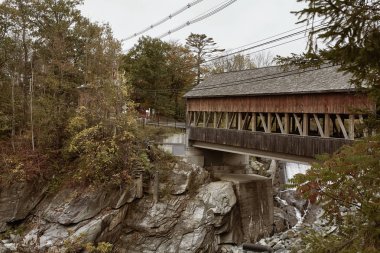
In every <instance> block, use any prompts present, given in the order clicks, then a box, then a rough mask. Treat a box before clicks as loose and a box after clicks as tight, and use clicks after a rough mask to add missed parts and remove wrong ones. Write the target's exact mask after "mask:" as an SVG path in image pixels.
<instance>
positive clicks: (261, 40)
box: [221, 19, 323, 56]
mask: <svg viewBox="0 0 380 253" xmlns="http://www.w3.org/2000/svg"><path fill="white" fill-rule="evenodd" d="M322 21H323V20H322V19H320V20H317V21H315V23H316V25H317V26H319V25H321V24H322ZM318 23H319V24H318ZM307 26H309V24H306V25H302V26H299V27H296V28H293V29H290V30H287V31H285V32H281V33H278V34H275V35H271V36H269V37H266V38H264V39H260V40H257V41H254V42H251V43H248V44H245V45H243V46H240V47H237V48H232V49H229V50H227V51H226V52H225V53H227V52H228V53H229V52H231V53H233V52H232V51H234V50H238V49H240V48H244V47H247V46H250V45H253V44H257V43H260V42H263V41H266V40H269V39H273V38H276V37H278V36H280V35H283V34H287V33H289V32H292V31H296V30H299V29H301V28H304V27H307ZM313 28H315V27H311V28H306V29H304V30H303V31H307V30H308V29H313ZM221 56H222V55H221Z"/></svg>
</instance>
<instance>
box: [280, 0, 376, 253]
mask: <svg viewBox="0 0 380 253" xmlns="http://www.w3.org/2000/svg"><path fill="white" fill-rule="evenodd" d="M298 2H305V3H307V7H306V8H304V9H303V10H301V11H298V12H295V13H296V14H297V15H298V16H299V18H300V20H301V21H300V22H307V23H309V24H313V22H314V21H315V20H316V19H321V18H322V23H323V26H316V28H315V29H313V30H312V31H311V32H310V34H309V44H308V45H309V46H308V50H307V52H305V53H304V54H301V55H292V56H291V57H285V58H281V57H279V58H278V60H279V62H280V63H282V64H294V65H297V66H300V67H310V66H319V65H320V64H322V63H326V62H328V63H332V64H336V65H339V66H340V71H344V72H350V73H352V75H353V78H352V80H351V81H352V83H354V84H355V85H356V86H357V87H358V88H361V89H363V90H365V91H367V92H369V93H370V94H371V95H372V97H373V99H374V100H375V101H377V102H380V92H379V91H380V23H379V20H380V2H379V1H362V0H328V1H327V0H298ZM321 43H324V45H325V46H324V47H321ZM332 81H333V80H332ZM376 117H378V115H373V116H371V118H373V119H374V121H377V119H376ZM371 124H373V122H372V123H371ZM379 143H380V140H379V136H378V135H377V136H374V137H370V138H368V139H365V140H358V141H356V142H355V143H354V144H353V145H352V147H345V148H343V149H342V150H341V151H339V152H338V153H336V154H334V155H333V156H331V157H328V156H325V157H323V158H322V161H320V162H319V163H317V164H314V165H313V166H312V168H311V169H310V170H309V171H308V172H307V173H306V175H297V176H296V177H295V179H294V185H293V186H296V187H298V189H299V190H300V191H301V192H303V193H304V194H305V195H306V197H309V198H312V199H317V200H318V201H319V204H320V205H321V206H322V208H323V209H324V211H325V213H324V217H325V218H326V219H328V220H329V221H330V222H332V223H334V224H335V225H336V226H337V231H336V233H330V234H322V233H319V232H317V231H314V232H312V233H311V234H309V235H306V236H305V237H304V243H305V245H307V244H309V247H308V248H307V249H306V251H307V252H379V251H380V206H379V203H380V199H379V194H380V188H379V187H380V181H379V178H380V175H379V171H380V163H379V161H380V153H379V147H380V146H379Z"/></svg>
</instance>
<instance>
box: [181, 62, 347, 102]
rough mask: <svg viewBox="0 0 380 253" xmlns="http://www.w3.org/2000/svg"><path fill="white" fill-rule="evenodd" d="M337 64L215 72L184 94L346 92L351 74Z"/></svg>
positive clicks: (238, 94)
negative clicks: (316, 66)
mask: <svg viewBox="0 0 380 253" xmlns="http://www.w3.org/2000/svg"><path fill="white" fill-rule="evenodd" d="M337 70H338V67H337V66H330V65H324V66H321V68H318V69H315V68H313V69H304V70H300V69H289V70H283V68H281V67H279V66H272V67H264V68H257V69H250V70H242V71H233V72H225V73H220V74H214V75H211V76H209V77H206V79H205V80H204V81H203V82H202V83H200V84H199V85H197V86H195V87H194V88H193V89H192V90H190V91H189V92H187V93H186V94H185V97H187V98H197V97H226V96H262V95H281V94H310V93H330V92H347V91H352V90H354V87H353V86H352V85H351V84H350V82H349V80H350V77H351V76H350V75H349V74H344V73H342V72H338V71H337Z"/></svg>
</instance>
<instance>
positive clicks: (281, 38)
mask: <svg viewBox="0 0 380 253" xmlns="http://www.w3.org/2000/svg"><path fill="white" fill-rule="evenodd" d="M321 26H324V24H320V25H317V26H315V27H314V29H315V28H316V27H321ZM311 29H312V28H309V29H305V30H302V31H298V32H295V33H291V34H288V35H285V36H282V37H280V38H276V39H273V40H270V41H267V42H264V43H261V44H259V45H255V46H251V47H248V48H244V49H240V50H237V51H235V52H232V53H228V54H224V55H222V56H218V57H215V58H211V59H209V60H206V61H204V62H203V63H202V64H205V63H207V62H211V61H215V60H219V59H221V58H225V57H228V56H231V55H235V54H238V53H242V52H245V51H248V50H251V49H254V48H258V47H262V46H265V45H268V44H272V43H274V42H277V41H280V40H283V39H287V38H291V37H294V36H296V35H299V34H302V33H305V32H307V31H309V30H311ZM252 44H254V43H252Z"/></svg>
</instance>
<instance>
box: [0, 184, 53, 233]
mask: <svg viewBox="0 0 380 253" xmlns="http://www.w3.org/2000/svg"><path fill="white" fill-rule="evenodd" d="M46 190H47V187H46V186H44V185H43V183H42V182H35V183H33V184H30V183H25V182H24V183H19V184H11V185H7V186H0V233H1V232H4V231H5V230H7V228H8V225H7V224H9V223H13V222H17V221H20V220H23V219H25V218H26V216H28V215H29V213H30V212H31V211H32V210H33V209H34V208H35V207H36V205H37V204H38V203H39V202H40V201H41V200H42V198H43V197H44V195H45V192H46Z"/></svg>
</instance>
